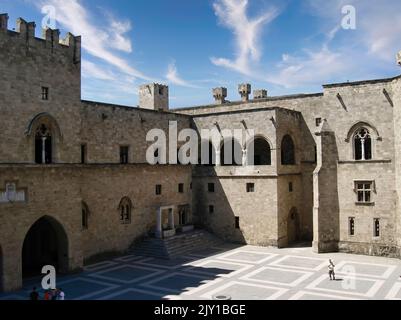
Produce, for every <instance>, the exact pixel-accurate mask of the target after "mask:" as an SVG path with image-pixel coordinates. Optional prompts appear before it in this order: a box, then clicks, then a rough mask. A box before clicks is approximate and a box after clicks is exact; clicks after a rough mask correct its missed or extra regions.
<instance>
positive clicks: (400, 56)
mask: <svg viewBox="0 0 401 320" xmlns="http://www.w3.org/2000/svg"><path fill="white" fill-rule="evenodd" d="M397 64H398V65H399V66H401V51H400V52H398V53H397Z"/></svg>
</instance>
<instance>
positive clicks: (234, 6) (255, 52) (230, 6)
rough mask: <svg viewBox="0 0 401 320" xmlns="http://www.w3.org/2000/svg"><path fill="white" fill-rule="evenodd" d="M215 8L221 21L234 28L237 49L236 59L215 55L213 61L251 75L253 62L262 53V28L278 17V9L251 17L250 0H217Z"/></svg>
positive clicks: (231, 28) (218, 64) (257, 59)
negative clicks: (260, 43)
mask: <svg viewBox="0 0 401 320" xmlns="http://www.w3.org/2000/svg"><path fill="white" fill-rule="evenodd" d="M213 8H214V11H215V14H216V15H217V17H218V18H219V21H220V23H221V24H222V25H223V26H225V27H227V28H229V29H230V30H232V32H233V34H234V37H235V46H236V49H235V60H230V59H227V58H216V57H213V58H211V61H212V62H213V63H214V64H215V65H217V66H221V67H225V68H229V69H232V70H235V71H237V72H240V73H242V74H246V75H249V74H250V73H251V72H252V71H251V69H252V68H251V62H252V63H254V62H258V61H259V60H260V58H261V55H262V53H261V50H260V48H259V45H258V43H259V39H260V35H261V32H262V28H263V26H264V25H266V24H268V23H270V22H272V21H273V20H274V19H275V18H276V17H277V15H278V9H277V8H271V9H269V10H267V11H265V12H264V13H263V14H262V15H260V16H258V17H255V18H250V17H249V16H248V13H247V9H248V0H217V1H216V2H215V3H214V4H213Z"/></svg>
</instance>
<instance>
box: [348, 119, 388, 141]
mask: <svg viewBox="0 0 401 320" xmlns="http://www.w3.org/2000/svg"><path fill="white" fill-rule="evenodd" d="M362 127H366V128H367V129H369V130H370V132H371V133H372V134H373V135H374V137H375V138H376V139H377V140H381V139H382V137H381V136H380V133H379V131H378V130H377V129H376V127H375V126H373V125H372V124H371V123H369V122H367V121H359V122H357V123H355V124H354V125H353V126H352V127H351V128H350V129H349V131H348V133H347V137H346V139H345V142H351V140H352V137H353V136H354V135H355V132H356V131H358V130H359V129H360V128H362Z"/></svg>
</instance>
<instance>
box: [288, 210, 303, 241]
mask: <svg viewBox="0 0 401 320" xmlns="http://www.w3.org/2000/svg"><path fill="white" fill-rule="evenodd" d="M287 240H288V245H293V244H294V243H296V242H299V241H301V226H300V219H299V213H298V210H297V209H296V208H292V209H291V211H290V214H289V215H288V220H287Z"/></svg>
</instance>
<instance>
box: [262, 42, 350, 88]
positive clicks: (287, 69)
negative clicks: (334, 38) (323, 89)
mask: <svg viewBox="0 0 401 320" xmlns="http://www.w3.org/2000/svg"><path fill="white" fill-rule="evenodd" d="M342 58H343V56H342V54H340V53H336V52H332V51H330V50H329V48H327V47H326V46H323V48H321V50H319V51H317V52H315V51H308V50H304V53H303V55H301V56H291V55H289V54H284V55H283V58H282V61H281V62H280V63H279V64H278V70H276V71H275V72H273V73H272V74H271V75H270V76H268V77H267V78H266V81H268V82H270V83H274V84H278V85H281V86H284V87H287V88H291V87H297V86H305V85H316V84H322V83H326V82H327V80H328V79H329V78H330V77H333V76H338V75H340V74H343V73H345V72H347V64H346V63H345V62H344V61H343V59H342Z"/></svg>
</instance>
